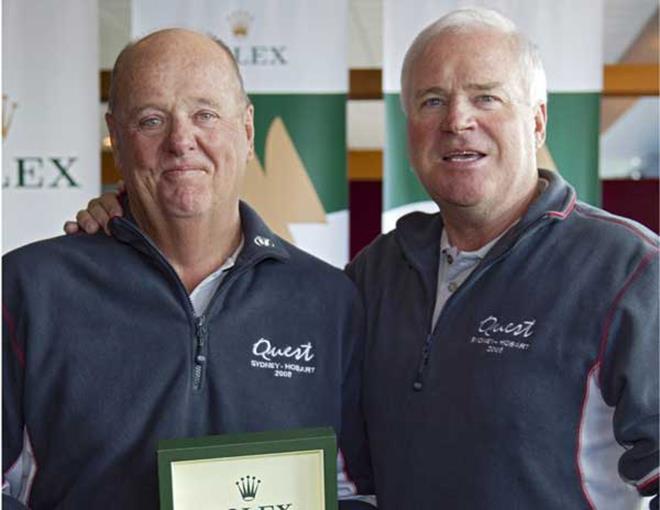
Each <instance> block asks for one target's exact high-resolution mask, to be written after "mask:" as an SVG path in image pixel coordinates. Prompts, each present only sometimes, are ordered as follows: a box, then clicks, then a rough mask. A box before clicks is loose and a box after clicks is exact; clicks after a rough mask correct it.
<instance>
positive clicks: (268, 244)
mask: <svg viewBox="0 0 660 510" xmlns="http://www.w3.org/2000/svg"><path fill="white" fill-rule="evenodd" d="M254 244H256V245H257V246H263V247H265V248H272V247H274V246H275V243H274V242H273V241H271V240H270V239H268V238H267V237H263V236H257V237H255V238H254Z"/></svg>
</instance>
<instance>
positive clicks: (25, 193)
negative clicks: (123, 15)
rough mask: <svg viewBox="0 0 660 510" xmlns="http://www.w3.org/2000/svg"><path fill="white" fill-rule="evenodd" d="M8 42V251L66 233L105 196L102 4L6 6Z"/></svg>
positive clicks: (84, 0) (52, 1) (58, 0)
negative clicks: (101, 134)
mask: <svg viewBox="0 0 660 510" xmlns="http://www.w3.org/2000/svg"><path fill="white" fill-rule="evenodd" d="M2 44H3V50H2V94H3V95H2V103H3V105H2V106H3V111H2V149H3V151H2V152H3V154H2V199H3V203H2V223H3V239H2V249H3V252H6V251H8V250H11V249H13V248H16V247H18V246H21V245H23V244H26V243H28V242H31V241H35V240H37V239H42V238H45V237H52V236H55V235H58V234H61V233H62V225H63V223H64V221H65V220H67V219H71V218H72V217H73V215H74V213H75V211H77V210H78V209H79V208H80V206H81V205H82V204H85V203H87V201H88V200H89V199H90V198H92V197H94V196H97V195H98V194H99V192H100V184H99V182H100V165H99V153H100V137H99V125H98V109H99V85H98V76H99V68H98V13H97V3H96V2H95V1H92V2H90V1H89V0H41V1H39V2H34V1H24V0H5V1H4V2H3V4H2Z"/></svg>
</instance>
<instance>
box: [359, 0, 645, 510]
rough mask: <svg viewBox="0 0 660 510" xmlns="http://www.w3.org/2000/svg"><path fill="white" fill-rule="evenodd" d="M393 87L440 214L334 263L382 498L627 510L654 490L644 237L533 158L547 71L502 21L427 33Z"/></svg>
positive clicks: (463, 15)
mask: <svg viewBox="0 0 660 510" xmlns="http://www.w3.org/2000/svg"><path fill="white" fill-rule="evenodd" d="M401 90H402V98H401V99H402V106H403V109H404V111H405V113H406V117H407V127H408V146H409V155H410V161H411V166H412V167H413V169H414V170H415V172H416V174H417V176H418V178H419V180H420V181H421V183H422V184H423V185H424V187H425V188H426V190H427V191H428V193H429V194H430V196H431V197H432V199H433V200H434V201H435V202H436V203H437V204H438V206H439V207H440V213H439V214H435V215H427V214H421V213H413V214H409V215H407V216H405V217H403V218H401V219H400V220H399V221H398V223H397V228H396V230H395V231H394V232H392V233H389V234H386V235H383V236H381V237H379V238H378V239H376V240H375V241H374V242H373V243H372V244H371V245H370V246H369V247H367V248H366V249H365V250H364V251H363V252H362V253H361V254H359V255H358V256H357V257H356V259H355V260H354V261H353V262H352V263H351V264H350V265H349V267H348V268H347V271H348V274H349V275H350V276H351V277H352V278H353V279H354V281H355V282H356V283H357V285H358V287H359V288H360V289H361V290H362V294H363V296H364V299H365V306H366V309H367V329H368V335H367V345H366V353H367V354H366V359H365V375H364V381H365V382H364V386H365V387H364V407H365V414H366V421H367V429H368V435H369V445H370V448H371V456H372V461H373V468H374V477H375V484H376V492H377V495H378V500H379V504H380V507H381V508H385V509H400V508H414V509H439V508H447V509H461V510H463V509H481V508H495V509H512V508H521V509H534V510H542V509H548V510H549V509H562V510H564V509H578V508H598V509H621V510H623V509H626V510H628V509H632V508H639V507H640V505H641V504H642V499H641V497H642V496H650V495H653V494H657V486H658V238H657V236H656V235H654V234H653V233H651V232H649V231H648V230H647V229H645V228H644V227H642V226H641V225H639V224H636V223H634V222H632V221H630V220H627V219H624V218H619V217H615V216H612V215H609V214H607V213H606V212H604V211H602V210H600V209H597V208H594V207H591V206H589V205H586V204H584V203H581V202H579V201H577V200H576V196H575V191H574V190H573V189H572V188H571V187H570V186H569V185H568V184H567V183H566V182H565V181H564V180H563V179H562V178H561V177H560V176H559V175H558V174H557V173H553V172H549V171H546V170H538V169H537V163H536V151H537V149H538V148H539V147H541V145H542V144H543V143H544V140H545V128H546V118H547V113H546V112H547V105H546V92H545V78H544V73H543V68H542V65H541V61H540V58H539V56H538V54H537V52H536V50H535V49H534V47H533V46H532V45H531V43H529V42H528V41H527V40H526V39H525V38H524V37H523V36H522V35H521V34H520V33H519V32H518V30H517V29H516V27H515V26H514V25H513V23H512V22H511V21H510V20H508V19H506V18H504V17H503V16H501V15H499V14H497V13H495V12H494V11H490V10H485V9H467V10H459V11H455V12H453V13H451V14H448V15H447V16H445V17H443V18H441V19H439V20H438V21H436V22H435V23H433V24H432V25H430V26H429V27H428V28H426V29H425V30H423V31H422V32H421V33H420V34H419V35H418V36H417V38H416V39H415V41H414V42H413V43H412V46H411V47H410V49H409V50H408V53H407V54H406V57H405V61H404V65H403V70H402V76H401ZM653 505H657V497H656V499H654V503H653ZM656 507H657V506H656Z"/></svg>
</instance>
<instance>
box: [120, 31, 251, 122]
mask: <svg viewBox="0 0 660 510" xmlns="http://www.w3.org/2000/svg"><path fill="white" fill-rule="evenodd" d="M165 30H167V29H165ZM161 31H162V30H158V31H156V32H152V33H151V34H148V35H146V36H144V37H142V38H141V39H138V40H136V41H132V42H130V43H128V44H127V45H126V46H125V47H124V48H123V49H122V50H121V51H120V52H119V55H118V56H117V59H116V60H115V64H114V66H113V67H112V74H111V75H110V90H109V93H108V112H109V113H112V111H113V110H114V108H116V106H117V99H118V98H117V88H118V87H117V83H119V81H118V80H117V77H118V76H119V70H120V68H121V65H120V64H121V62H122V60H124V57H125V56H126V54H127V53H129V52H130V50H131V49H132V48H133V47H134V46H136V45H137V44H138V43H140V42H141V41H143V40H144V39H146V38H148V37H150V36H152V35H154V34H156V33H157V32H161ZM205 35H206V37H208V38H209V39H210V40H211V41H213V42H214V43H216V44H217V45H218V46H219V47H220V49H221V50H222V51H223V52H224V53H225V54H226V55H227V57H228V58H229V61H230V62H231V66H232V69H233V70H234V73H235V74H236V78H237V79H238V84H239V88H240V97H241V98H242V100H243V101H244V102H245V104H246V105H249V104H250V103H251V101H250V97H249V96H248V94H247V92H245V85H244V83H243V76H242V75H241V71H240V69H239V67H238V62H237V61H236V57H235V56H234V53H233V52H232V51H231V49H230V48H229V46H227V45H226V44H225V43H224V42H223V41H222V40H221V39H220V38H219V37H216V36H215V35H212V34H205Z"/></svg>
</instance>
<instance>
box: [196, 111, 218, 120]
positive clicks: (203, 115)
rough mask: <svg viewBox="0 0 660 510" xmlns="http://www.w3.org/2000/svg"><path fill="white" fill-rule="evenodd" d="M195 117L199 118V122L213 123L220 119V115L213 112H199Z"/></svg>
mask: <svg viewBox="0 0 660 510" xmlns="http://www.w3.org/2000/svg"><path fill="white" fill-rule="evenodd" d="M195 117H196V118H197V120H199V121H201V122H213V121H215V120H216V119H217V118H218V115H217V114H215V113H213V112H207V111H204V112H197V113H196V114H195Z"/></svg>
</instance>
